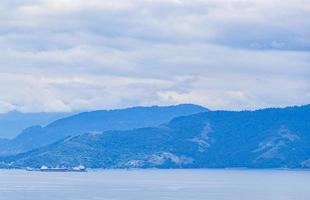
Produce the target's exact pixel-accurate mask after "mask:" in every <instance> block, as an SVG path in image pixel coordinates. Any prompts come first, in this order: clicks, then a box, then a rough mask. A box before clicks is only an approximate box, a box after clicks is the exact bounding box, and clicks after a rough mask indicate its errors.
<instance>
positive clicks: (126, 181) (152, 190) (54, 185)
mask: <svg viewBox="0 0 310 200" xmlns="http://www.w3.org/2000/svg"><path fill="white" fill-rule="evenodd" d="M37 199H40V200H55V199H61V200H71V199H72V200H155V199H156V200H159V199H165V200H207V199H210V200H309V199H310V171H285V170H278V171H277V170H129V171H128V170H101V171H90V172H87V173H57V172H51V173H45V172H29V171H19V170H0V200H37Z"/></svg>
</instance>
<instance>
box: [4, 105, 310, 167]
mask: <svg viewBox="0 0 310 200" xmlns="http://www.w3.org/2000/svg"><path fill="white" fill-rule="evenodd" d="M79 164H83V165H85V166H87V167H90V168H132V167H133V168H153V167H156V168H206V167H208V168H227V167H247V168H310V105H308V106H301V107H288V108H283V109H264V110H257V111H241V112H229V111H209V112H203V113H199V114H194V115H190V116H183V117H178V118H175V119H173V120H172V121H170V122H169V123H168V124H165V125H161V126H158V127H153V128H152V127H149V128H140V129H133V130H125V131H106V132H103V133H102V134H98V133H88V134H82V135H78V136H73V137H68V138H65V139H62V140H60V141H58V142H56V143H53V144H51V145H48V146H45V147H42V148H39V149H36V150H33V151H30V152H27V153H23V154H19V155H16V156H11V157H7V158H5V159H4V160H3V162H2V167H17V168H20V167H40V166H41V165H47V166H50V167H55V166H76V165H79Z"/></svg>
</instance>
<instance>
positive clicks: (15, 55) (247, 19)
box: [0, 0, 310, 112]
mask: <svg viewBox="0 0 310 200" xmlns="http://www.w3.org/2000/svg"><path fill="white" fill-rule="evenodd" d="M0 12H1V13H2V14H1V16H0V84H1V85H0V92H1V96H0V112H6V111H8V110H13V109H17V110H21V111H26V112H30V111H70V110H87V109H97V108H112V107H113V108H114V107H124V106H132V105H150V104H175V103H183V102H192V103H199V104H202V105H205V106H207V107H209V108H212V109H254V108H258V107H268V106H284V105H290V104H305V103H309V102H310V96H309V95H307V94H309V93H310V78H309V77H310V53H309V51H310V24H309V22H308V19H309V18H310V2H309V0H294V1H293V0H285V1H279V0H271V1H270V0H269V1H267V0H266V1H265V0H250V1H244V0H217V1H215V0H205V1H204V0H194V1H193V0H191V1H189V0H160V1H152V0H144V1H143V0H126V1H124V0H122V1H121V0H115V1H105V0H75V1H72V0H53V1H51V0H25V1H15V0H11V1H9V0H4V1H1V2H0Z"/></svg>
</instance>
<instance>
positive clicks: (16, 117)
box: [0, 111, 73, 138]
mask: <svg viewBox="0 0 310 200" xmlns="http://www.w3.org/2000/svg"><path fill="white" fill-rule="evenodd" d="M72 114H73V113H57V112H55V113H21V112H17V111H12V112H8V113H3V114H0V127H1V128H0V138H14V137H16V136H17V135H18V134H19V133H21V132H22V131H23V130H24V129H25V128H27V127H29V126H33V125H41V126H45V125H47V124H49V123H51V122H53V121H55V120H57V119H61V118H64V117H67V116H69V115H72Z"/></svg>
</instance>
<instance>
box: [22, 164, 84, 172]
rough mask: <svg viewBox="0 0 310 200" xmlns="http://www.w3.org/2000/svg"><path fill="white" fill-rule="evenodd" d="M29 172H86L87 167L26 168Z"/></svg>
mask: <svg viewBox="0 0 310 200" xmlns="http://www.w3.org/2000/svg"><path fill="white" fill-rule="evenodd" d="M26 170H27V171H40V172H86V171H87V169H86V167H85V166H83V165H79V166H76V167H70V168H68V167H54V168H53V167H52V168H51V167H47V166H45V165H43V166H42V167H40V168H30V167H27V168H26Z"/></svg>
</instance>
